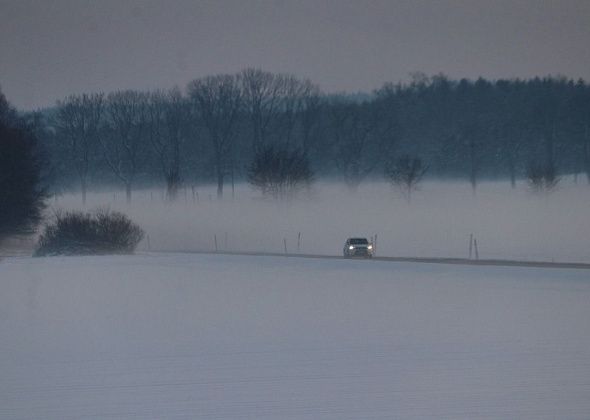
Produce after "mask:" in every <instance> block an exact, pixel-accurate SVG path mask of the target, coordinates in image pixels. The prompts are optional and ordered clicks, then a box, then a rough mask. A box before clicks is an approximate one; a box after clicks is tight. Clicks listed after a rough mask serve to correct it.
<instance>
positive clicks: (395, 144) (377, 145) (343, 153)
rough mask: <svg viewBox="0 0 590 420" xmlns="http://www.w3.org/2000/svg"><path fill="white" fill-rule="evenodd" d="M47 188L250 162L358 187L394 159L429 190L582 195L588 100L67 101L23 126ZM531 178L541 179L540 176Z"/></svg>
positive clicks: (129, 182)
mask: <svg viewBox="0 0 590 420" xmlns="http://www.w3.org/2000/svg"><path fill="white" fill-rule="evenodd" d="M29 118H30V119H31V120H33V121H35V127H36V128H37V135H38V136H39V137H40V138H41V139H42V141H43V144H45V146H46V148H47V150H48V155H49V160H50V162H51V166H52V170H53V176H54V179H55V185H58V186H61V187H63V188H72V187H75V188H80V189H81V190H82V192H83V194H84V195H85V192H86V189H87V188H88V186H89V185H92V186H98V185H101V184H105V183H108V184H112V183H115V182H118V183H120V185H122V186H124V187H125V189H126V191H127V197H128V199H131V194H132V191H133V188H135V187H136V186H138V185H153V184H154V183H163V184H165V185H166V187H167V193H168V196H169V197H170V198H174V197H175V195H176V193H177V191H178V188H179V187H180V186H181V185H183V184H185V185H187V184H188V185H194V184H195V183H202V182H215V183H216V184H217V188H218V194H219V195H220V196H221V195H222V194H223V191H224V185H227V183H228V182H233V181H234V180H238V179H245V178H246V176H247V173H248V169H249V168H251V166H252V163H253V162H254V161H255V158H256V156H257V155H260V154H261V153H268V150H269V149H274V150H279V151H292V152H296V153H297V154H298V156H303V157H304V158H305V159H307V160H308V161H309V164H310V167H311V168H312V170H313V172H314V173H315V175H314V177H315V178H317V177H332V178H338V179H341V180H343V181H344V182H346V184H347V185H349V186H350V187H351V188H355V187H357V186H358V185H359V184H360V183H361V182H363V181H364V180H366V179H368V178H383V176H384V174H385V173H386V172H387V168H390V167H391V166H392V164H393V163H394V162H395V161H396V160H399V159H401V158H402V157H403V158H405V159H408V157H410V158H411V159H419V160H420V161H421V163H422V165H423V167H424V168H428V173H427V174H426V175H427V176H430V177H453V178H463V179H465V180H467V181H469V182H470V183H471V185H472V187H473V189H474V190H475V189H476V187H477V184H478V182H479V181H480V180H482V179H484V178H500V179H506V180H509V181H510V182H511V183H512V185H513V186H514V184H515V182H516V180H517V179H518V178H523V177H525V176H526V174H527V172H528V171H530V170H531V168H536V169H537V170H541V171H543V170H546V171H549V170H552V171H553V172H554V173H559V174H575V175H576V177H577V175H578V174H580V173H585V174H586V176H587V177H588V180H589V181H590V88H589V86H588V84H586V83H585V82H584V81H581V80H580V81H574V80H570V79H566V78H543V79H540V78H535V79H530V80H498V81H487V80H484V79H478V80H476V81H471V80H465V79H464V80H460V81H453V80H449V79H448V78H447V77H445V76H443V75H438V76H434V77H426V76H422V75H417V76H414V78H413V80H412V82H410V83H406V84H386V85H384V86H383V87H382V88H381V89H379V90H377V91H375V92H373V94H371V95H360V96H359V95H357V96H346V95H326V94H323V93H322V91H321V90H320V88H319V87H318V86H317V85H315V84H313V83H312V82H310V81H308V80H300V79H298V78H296V77H294V76H291V75H283V74H273V73H268V72H264V71H261V70H256V69H247V70H244V71H242V72H240V73H238V74H231V75H216V76H208V77H204V78H201V79H196V80H194V81H192V82H190V83H189V84H188V85H187V87H186V88H185V89H184V90H180V89H172V90H169V91H155V92H138V91H131V90H127V91H118V92H113V93H109V94H103V93H98V94H76V95H72V96H69V97H67V98H64V99H62V100H60V101H58V102H57V104H56V106H55V107H53V108H51V109H48V110H45V111H43V112H42V113H40V114H34V115H31V116H29ZM539 168H540V169H539Z"/></svg>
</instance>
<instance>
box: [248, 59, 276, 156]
mask: <svg viewBox="0 0 590 420" xmlns="http://www.w3.org/2000/svg"><path fill="white" fill-rule="evenodd" d="M240 80H241V86H242V93H243V98H242V99H243V106H244V110H245V112H246V115H247V116H248V119H249V120H250V124H251V126H252V150H253V151H254V152H255V153H256V152H257V151H258V150H260V148H262V147H264V146H265V145H266V140H267V136H268V132H269V130H270V127H271V125H272V123H273V122H274V121H276V119H277V117H278V115H279V112H280V103H281V97H282V89H283V82H282V77H281V76H279V75H275V74H273V73H269V72H265V71H262V70H259V69H252V68H249V69H246V70H244V71H242V73H241V79H240Z"/></svg>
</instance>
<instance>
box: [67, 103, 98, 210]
mask: <svg viewBox="0 0 590 420" xmlns="http://www.w3.org/2000/svg"><path fill="white" fill-rule="evenodd" d="M103 110H104V95H103V94H102V93H95V94H82V95H71V96H68V97H67V98H66V99H64V100H63V101H58V103H57V114H56V116H55V127H56V130H57V133H56V134H57V136H58V138H62V139H63V140H64V141H65V142H66V144H67V151H68V157H69V162H70V164H71V165H72V166H73V167H74V169H75V171H76V174H77V175H78V179H79V181H80V189H81V191H82V203H83V204H86V190H87V182H88V171H89V167H90V161H91V157H92V155H93V153H94V151H95V147H96V145H97V143H98V136H99V129H100V125H101V123H102V120H103Z"/></svg>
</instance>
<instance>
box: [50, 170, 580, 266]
mask: <svg viewBox="0 0 590 420" xmlns="http://www.w3.org/2000/svg"><path fill="white" fill-rule="evenodd" d="M184 192H185V191H181V194H180V197H179V199H178V201H177V202H176V203H174V204H171V203H166V202H164V201H163V197H162V195H163V192H162V191H159V190H149V191H145V190H144V191H136V192H135V193H134V198H133V202H132V204H131V205H128V204H126V203H125V198H124V194H122V193H121V192H118V193H113V192H112V191H111V192H105V193H94V194H90V195H89V197H88V205H87V208H88V209H93V208H96V207H110V208H111V209H113V210H120V211H123V212H125V213H127V214H128V215H130V216H131V217H132V218H133V219H134V220H136V221H137V222H138V223H139V224H140V225H141V226H142V227H143V228H144V229H145V231H146V233H147V234H148V235H149V247H150V249H151V250H172V251H179V250H181V251H186V250H206V251H211V250H213V249H214V247H215V245H214V244H215V237H216V238H217V245H218V249H219V250H229V251H265V252H283V250H284V242H283V240H286V243H287V249H288V252H297V242H298V234H299V233H301V243H300V247H299V252H301V253H308V254H324V255H340V254H341V252H342V245H343V243H344V241H345V240H346V238H347V237H349V236H366V237H370V236H373V235H375V234H376V235H377V237H378V241H377V242H378V253H379V255H382V256H404V257H467V256H468V253H469V237H470V235H471V234H473V235H474V236H475V238H476V239H477V242H478V248H479V254H480V257H481V258H485V259H494V258H496V259H515V260H536V261H552V260H555V261H564V262H590V218H589V217H588V209H589V208H590V185H587V184H586V182H585V181H584V182H582V181H580V183H579V184H577V185H575V184H574V183H573V181H572V180H571V179H567V178H566V179H563V180H562V182H561V183H560V187H559V189H558V190H557V191H555V192H554V193H552V194H550V195H535V194H532V193H531V192H530V191H529V190H528V189H527V187H526V184H524V183H522V182H521V183H519V184H518V188H516V189H514V190H513V189H511V188H510V184H509V183H508V182H487V183H482V184H481V185H480V186H479V188H478V191H477V195H475V196H473V194H472V193H471V188H470V187H469V185H468V184H467V183H466V182H434V181H429V182H425V183H424V185H422V188H421V190H420V191H418V192H416V193H415V194H414V196H413V199H412V202H411V204H408V203H407V202H406V201H405V200H404V199H403V198H401V197H399V196H398V195H397V194H396V193H395V192H394V191H392V189H391V187H390V186H389V185H388V184H385V183H378V182H375V183H365V184H361V186H360V188H359V190H358V191H356V192H354V193H353V192H351V191H350V190H348V189H346V188H345V187H343V186H342V185H338V184H330V183H325V182H320V183H318V184H316V185H315V187H314V189H313V191H312V194H311V196H310V197H302V198H300V199H298V200H294V201H291V202H280V203H277V202H273V201H266V200H261V199H260V197H259V195H258V194H257V193H256V192H253V191H252V190H251V189H250V188H249V187H248V186H247V185H243V184H241V185H238V187H237V189H236V194H235V198H234V199H232V198H231V189H229V188H228V189H226V196H225V198H224V200H222V201H218V200H217V199H216V198H215V190H214V189H213V188H212V187H206V186H205V187H199V188H197V189H196V194H195V197H194V198H193V195H192V190H191V189H190V188H188V189H187V190H186V196H185V194H184ZM197 194H198V195H197ZM50 204H51V206H52V208H53V209H60V208H63V209H80V208H81V207H82V205H81V198H80V196H79V195H65V196H61V197H59V198H58V199H57V201H52V202H51V203H50ZM140 249H141V250H147V249H148V242H147V237H146V240H145V241H144V242H143V243H142V244H140Z"/></svg>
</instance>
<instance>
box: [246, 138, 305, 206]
mask: <svg viewBox="0 0 590 420" xmlns="http://www.w3.org/2000/svg"><path fill="white" fill-rule="evenodd" d="M248 181H249V182H250V184H252V185H253V186H254V187H256V188H258V189H260V191H261V192H262V194H263V195H265V196H270V197H273V198H275V199H281V198H288V197H291V196H293V195H294V194H295V193H297V192H298V191H299V190H300V189H302V188H306V187H309V185H310V184H311V182H312V181H313V172H312V170H311V168H310V166H309V160H308V159H307V156H306V154H305V153H304V152H302V151H300V150H292V151H289V150H288V149H287V148H286V147H273V146H266V147H264V148H263V149H261V150H260V151H258V153H256V156H255V157H254V161H253V162H252V165H250V168H249V170H248Z"/></svg>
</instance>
